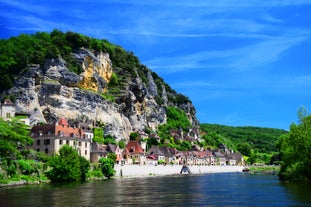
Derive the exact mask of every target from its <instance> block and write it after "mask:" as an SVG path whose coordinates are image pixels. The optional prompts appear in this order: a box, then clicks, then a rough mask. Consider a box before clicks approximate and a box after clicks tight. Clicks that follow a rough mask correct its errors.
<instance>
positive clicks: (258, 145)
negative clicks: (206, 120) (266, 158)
mask: <svg viewBox="0 0 311 207" xmlns="http://www.w3.org/2000/svg"><path fill="white" fill-rule="evenodd" d="M200 128H201V130H202V131H204V132H206V134H205V135H204V136H203V138H204V140H205V141H206V142H208V143H209V144H210V145H211V146H217V144H219V143H220V142H223V143H225V144H226V145H228V147H230V148H232V149H235V150H237V151H240V152H241V153H242V154H244V155H250V153H251V150H255V151H257V152H259V153H269V154H270V153H273V152H276V151H277V147H276V141H277V140H278V138H279V137H280V136H281V135H284V134H287V133H288V132H287V131H285V130H281V129H274V128H262V127H252V126H246V127H232V126H225V125H218V124H201V125H200Z"/></svg>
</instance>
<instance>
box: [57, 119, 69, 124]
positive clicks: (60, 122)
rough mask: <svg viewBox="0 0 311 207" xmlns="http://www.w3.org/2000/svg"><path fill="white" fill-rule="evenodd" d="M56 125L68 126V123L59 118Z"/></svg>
mask: <svg viewBox="0 0 311 207" xmlns="http://www.w3.org/2000/svg"><path fill="white" fill-rule="evenodd" d="M58 125H61V126H68V122H67V120H66V119H65V118H61V119H60V120H59V121H58Z"/></svg>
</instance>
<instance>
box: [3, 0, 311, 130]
mask: <svg viewBox="0 0 311 207" xmlns="http://www.w3.org/2000/svg"><path fill="white" fill-rule="evenodd" d="M124 2H126V3H124ZM310 11H311V0H282V1H280V0H269V1H261V0H252V1H250V0H247V1H246V0H217V1H212V0H204V1H203V0H178V1H177V0H176V1H170V0H166V1H163V0H157V1H146V0H133V1H131V0H128V1H121V0H119V1H118V0H116V1H113V0H93V1H85V0H75V1H71V0H53V1H50V0H41V1H33V0H27V1H14V0H0V28H1V30H0V31H1V33H0V38H9V37H11V36H16V35H19V34H20V33H34V32H36V31H47V32H50V31H52V30H53V29H55V28H57V29H60V30H62V31H64V32H66V31H74V32H79V33H82V34H85V35H87V36H91V37H95V38H99V39H107V40H109V41H110V42H112V43H115V44H118V45H120V46H122V47H123V48H125V49H126V50H129V51H132V52H134V54H135V55H137V56H138V57H139V59H140V61H141V62H142V63H143V64H145V65H146V66H147V67H148V68H150V69H151V70H153V71H155V72H156V73H158V75H160V76H161V77H163V79H164V80H165V81H166V82H167V83H168V84H169V85H171V86H172V87H173V88H174V89H175V90H176V91H177V92H179V93H183V94H185V95H186V96H188V97H189V98H190V99H191V100H192V102H193V104H194V105H195V107H196V109H197V117H198V118H199V120H200V122H201V123H217V124H224V125H231V126H261V127H273V128H282V129H288V128H289V126H290V124H291V123H293V122H297V110H298V108H299V107H300V106H305V107H306V108H307V109H309V111H310V110H311V70H310V67H311V57H310V54H311V53H310V51H311V12H310Z"/></svg>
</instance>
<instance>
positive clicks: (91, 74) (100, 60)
mask: <svg viewBox="0 0 311 207" xmlns="http://www.w3.org/2000/svg"><path fill="white" fill-rule="evenodd" d="M82 68H83V72H82V73H81V74H80V76H81V81H80V83H79V87H81V88H84V89H90V90H93V91H97V92H104V91H105V90H106V85H107V84H108V83H109V81H110V77H111V74H112V63H111V60H110V58H109V55H108V54H107V53H100V54H99V55H98V56H97V57H96V58H94V57H92V56H90V55H87V56H85V57H84V62H83V64H82ZM103 80H104V81H103ZM105 83H106V84H105Z"/></svg>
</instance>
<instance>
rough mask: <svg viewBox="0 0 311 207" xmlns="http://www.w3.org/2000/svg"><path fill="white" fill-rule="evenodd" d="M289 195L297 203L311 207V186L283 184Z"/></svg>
mask: <svg viewBox="0 0 311 207" xmlns="http://www.w3.org/2000/svg"><path fill="white" fill-rule="evenodd" d="M282 186H284V188H285V190H286V191H287V193H288V195H289V196H290V197H291V198H292V199H293V200H295V201H296V202H297V203H300V204H304V206H311V190H310V189H311V186H310V184H297V183H282Z"/></svg>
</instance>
